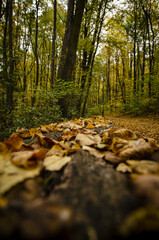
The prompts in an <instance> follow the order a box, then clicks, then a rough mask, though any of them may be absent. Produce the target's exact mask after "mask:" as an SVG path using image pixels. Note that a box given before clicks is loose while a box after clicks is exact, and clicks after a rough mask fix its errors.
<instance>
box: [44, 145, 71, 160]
mask: <svg viewBox="0 0 159 240" xmlns="http://www.w3.org/2000/svg"><path fill="white" fill-rule="evenodd" d="M65 153H66V150H63V148H62V147H61V146H60V145H59V144H55V145H54V146H53V147H52V148H51V149H50V150H49V151H48V152H47V154H46V156H52V155H57V156H61V157H62V156H63V155H64V154H65Z"/></svg>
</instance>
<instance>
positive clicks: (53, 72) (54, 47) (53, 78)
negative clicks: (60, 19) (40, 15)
mask: <svg viewBox="0 0 159 240" xmlns="http://www.w3.org/2000/svg"><path fill="white" fill-rule="evenodd" d="M56 15H57V1H56V0H54V29H53V36H52V56H51V87H52V88H53V85H54V84H55V79H56V64H55V62H56V61H55V60H56V51H55V49H56V46H55V45H56Z"/></svg>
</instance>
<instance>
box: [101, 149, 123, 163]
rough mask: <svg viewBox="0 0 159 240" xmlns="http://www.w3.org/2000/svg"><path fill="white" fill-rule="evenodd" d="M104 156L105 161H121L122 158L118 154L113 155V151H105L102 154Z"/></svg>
mask: <svg viewBox="0 0 159 240" xmlns="http://www.w3.org/2000/svg"><path fill="white" fill-rule="evenodd" d="M104 158H105V160H106V161H109V162H111V163H120V162H122V161H123V160H122V158H120V157H119V156H117V155H115V154H114V153H113V152H110V151H108V152H106V153H105V155H104Z"/></svg>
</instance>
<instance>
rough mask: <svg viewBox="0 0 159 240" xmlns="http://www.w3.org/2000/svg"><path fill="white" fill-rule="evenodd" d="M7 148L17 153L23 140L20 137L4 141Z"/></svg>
mask: <svg viewBox="0 0 159 240" xmlns="http://www.w3.org/2000/svg"><path fill="white" fill-rule="evenodd" d="M4 143H5V144H6V146H7V148H8V149H9V150H11V151H17V150H19V149H20V148H21V147H22V144H23V140H22V139H21V138H20V137H17V136H12V137H10V138H9V139H7V140H5V141H4Z"/></svg>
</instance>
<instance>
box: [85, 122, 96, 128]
mask: <svg viewBox="0 0 159 240" xmlns="http://www.w3.org/2000/svg"><path fill="white" fill-rule="evenodd" d="M86 128H95V126H94V125H93V124H92V123H88V124H87V127H86Z"/></svg>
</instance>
